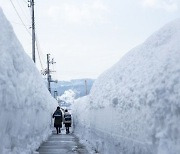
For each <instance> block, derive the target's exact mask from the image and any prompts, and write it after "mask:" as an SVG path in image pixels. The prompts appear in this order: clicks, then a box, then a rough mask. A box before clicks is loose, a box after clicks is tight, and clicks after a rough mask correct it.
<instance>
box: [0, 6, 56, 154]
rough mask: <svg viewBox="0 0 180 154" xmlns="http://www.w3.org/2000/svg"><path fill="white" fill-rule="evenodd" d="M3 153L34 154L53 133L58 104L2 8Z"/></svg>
mask: <svg viewBox="0 0 180 154" xmlns="http://www.w3.org/2000/svg"><path fill="white" fill-rule="evenodd" d="M0 55H1V60H0V70H1V71H0V153H1V154H31V151H33V150H35V149H36V148H37V147H38V146H39V144H40V143H41V142H42V141H43V140H44V139H45V138H47V136H48V135H49V134H50V133H51V131H50V124H51V115H52V113H53V111H54V110H55V109H56V107H57V102H56V101H55V100H54V99H53V98H52V97H51V96H50V94H49V92H48V90H47V88H46V86H45V85H44V82H43V80H42V78H41V76H40V74H39V72H38V70H37V69H36V67H35V65H34V63H33V62H32V60H31V59H30V58H29V57H28V56H27V55H26V54H25V52H24V50H23V48H22V46H21V45H20V43H19V41H18V40H17V38H16V36H15V34H14V32H13V29H12V26H11V25H10V24H9V22H8V21H7V19H6V18H5V16H4V15H3V11H2V10H1V8H0Z"/></svg>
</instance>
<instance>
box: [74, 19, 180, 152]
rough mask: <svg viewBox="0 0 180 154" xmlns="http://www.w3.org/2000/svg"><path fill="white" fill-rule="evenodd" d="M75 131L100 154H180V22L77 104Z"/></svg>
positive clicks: (129, 58)
mask: <svg viewBox="0 0 180 154" xmlns="http://www.w3.org/2000/svg"><path fill="white" fill-rule="evenodd" d="M74 125H75V132H76V133H77V134H78V136H79V137H80V138H82V139H83V140H84V141H85V142H87V144H89V145H91V146H92V147H93V149H94V151H96V152H99V153H102V154H109V153H111V154H180V19H177V20H175V21H173V22H171V23H169V24H167V25H165V26H164V27H163V28H162V29H160V30H159V31H158V32H156V33H155V34H153V35H152V36H151V37H150V38H148V39H147V40H146V41H145V42H144V43H143V44H142V45H140V46H138V47H136V48H134V49H132V50H131V51H130V52H129V53H128V54H126V55H125V56H124V57H123V58H122V59H121V60H120V61H119V62H118V63H117V64H115V65H114V66H113V67H112V68H110V69H109V70H107V71H106V72H104V73H103V74H102V75H101V76H100V77H99V78H98V79H97V80H96V81H95V83H94V85H93V87H92V90H91V92H90V95H89V96H87V97H84V98H82V99H78V100H77V101H76V102H75V105H74Z"/></svg>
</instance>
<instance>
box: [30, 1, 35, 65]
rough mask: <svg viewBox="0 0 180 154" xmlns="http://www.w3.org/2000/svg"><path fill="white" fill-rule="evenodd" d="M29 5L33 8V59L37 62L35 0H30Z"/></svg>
mask: <svg viewBox="0 0 180 154" xmlns="http://www.w3.org/2000/svg"><path fill="white" fill-rule="evenodd" d="M28 2H29V4H28V7H31V8H32V27H31V28H32V59H33V61H34V63H36V51H35V41H36V38H35V19H34V0H28Z"/></svg>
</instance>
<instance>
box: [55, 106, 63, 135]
mask: <svg viewBox="0 0 180 154" xmlns="http://www.w3.org/2000/svg"><path fill="white" fill-rule="evenodd" d="M53 118H55V119H54V127H55V128H56V130H57V134H58V133H61V128H62V112H61V110H60V107H59V106H58V107H57V109H56V111H55V112H54V114H53Z"/></svg>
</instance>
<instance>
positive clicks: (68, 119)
mask: <svg viewBox="0 0 180 154" xmlns="http://www.w3.org/2000/svg"><path fill="white" fill-rule="evenodd" d="M64 124H65V127H66V134H68V133H69V127H71V114H70V113H69V112H68V110H67V109H66V110H65V113H64Z"/></svg>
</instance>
